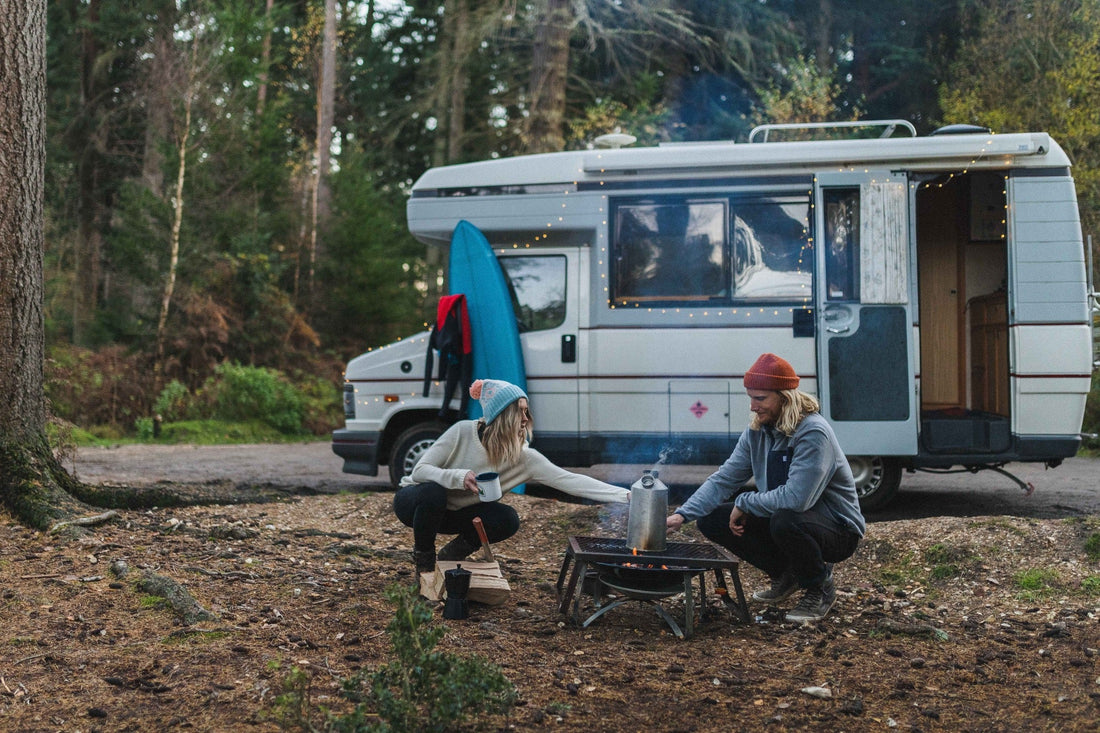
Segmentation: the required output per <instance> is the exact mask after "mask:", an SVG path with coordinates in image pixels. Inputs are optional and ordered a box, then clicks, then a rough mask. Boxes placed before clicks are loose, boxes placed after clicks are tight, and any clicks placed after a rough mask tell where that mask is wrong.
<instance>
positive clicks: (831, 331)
mask: <svg viewBox="0 0 1100 733" xmlns="http://www.w3.org/2000/svg"><path fill="white" fill-rule="evenodd" d="M825 330H826V331H828V332H829V333H848V327H847V326H845V327H844V328H826V329H825Z"/></svg>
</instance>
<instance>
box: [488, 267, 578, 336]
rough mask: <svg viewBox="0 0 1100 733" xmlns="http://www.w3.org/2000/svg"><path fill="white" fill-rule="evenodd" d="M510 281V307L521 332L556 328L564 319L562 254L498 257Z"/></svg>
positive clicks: (564, 283)
mask: <svg viewBox="0 0 1100 733" xmlns="http://www.w3.org/2000/svg"><path fill="white" fill-rule="evenodd" d="M499 261H500V266H501V268H502V269H503V270H504V274H505V276H506V277H507V278H508V280H509V282H510V283H511V285H512V307H513V308H515V311H516V320H517V321H518V322H519V330H520V331H521V332H522V333H527V332H530V331H543V330H546V329H551V328H557V327H558V326H560V325H561V324H562V323H564V322H565V288H566V282H565V272H566V261H565V257H564V256H563V255H523V256H515V257H500V258H499Z"/></svg>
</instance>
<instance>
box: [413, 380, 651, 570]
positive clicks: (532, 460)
mask: <svg viewBox="0 0 1100 733" xmlns="http://www.w3.org/2000/svg"><path fill="white" fill-rule="evenodd" d="M470 396H471V397H473V398H474V399H475V400H478V401H479V402H480V403H481V408H482V412H483V413H484V417H482V418H481V419H479V420H461V421H459V422H457V423H455V424H454V425H452V426H451V427H450V428H448V429H447V432H445V433H443V435H441V436H439V440H437V441H436V442H435V443H434V444H433V445H432V447H431V448H429V449H428V450H427V451H425V452H424V455H423V456H421V458H420V461H419V462H418V463H417V464H416V466H415V467H414V468H413V470H412V473H410V474H409V475H408V476H406V477H405V478H403V479H401V487H400V488H399V489H398V490H397V493H396V494H395V495H394V497H393V510H394V512H395V513H396V514H397V518H398V519H400V520H401V522H402V523H403V524H404V525H405V526H407V527H412V530H413V561H414V562H415V563H416V570H417V572H418V573H423V572H430V571H432V570H434V569H435V561H436V559H437V557H438V559H440V560H462V559H464V558H466V556H467V555H469V554H470V553H471V552H473V551H474V550H475V549H476V548H477V547H479V546H480V545H481V543H480V540H479V539H478V536H477V532H476V530H475V529H474V526H473V524H472V521H473V519H474V517H481V521H482V523H483V524H484V525H485V533H486V535H488V538H489V541H490V542H500V541H501V540H506V539H508V538H509V537H511V536H512V535H514V534H515V533H516V532H517V531H518V530H519V515H518V514H517V513H516V510H515V509H513V508H512V507H510V506H508V505H507V504H503V503H501V502H499V501H493V502H482V501H480V499H479V498H478V493H477V479H476V477H477V475H478V474H480V473H485V472H490V471H491V472H495V473H498V474H500V486H501V490H502V491H503V492H505V493H507V492H508V491H511V490H512V489H514V488H515V487H516V486H519V485H520V484H523V483H527V482H528V481H534V482H537V483H539V484H543V485H546V486H550V487H552V488H555V489H557V490H559V491H563V492H565V493H566V494H572V495H573V496H580V497H583V498H585V499H593V500H595V501H600V502H613V501H614V502H625V501H628V500H629V497H630V492H629V491H627V490H626V489H623V488H620V487H618V486H612V485H611V484H605V483H604V482H603V481H597V480H596V479H594V478H591V477H589V476H582V475H581V474H577V473H570V472H569V471H566V470H565V469H563V468H558V467H557V466H555V465H554V464H553V463H551V462H550V461H549V460H547V459H546V457H545V456H543V455H542V454H541V453H539V452H538V451H536V450H535V449H533V448H531V447H530V446H529V445H528V443H529V441H530V440H531V428H532V423H531V413H530V412H529V411H528V405H527V395H526V394H524V393H523V390H522V389H520V388H519V387H517V386H516V385H514V384H511V383H509V382H504V381H501V380H496V379H479V380H477V381H476V382H474V383H473V385H471V386H470ZM440 533H442V534H457V535H458V536H457V537H455V538H454V539H453V540H451V541H450V542H448V543H447V544H446V545H444V546H443V547H442V548H440V550H439V554H438V556H437V555H436V551H435V538H436V535H437V534H440Z"/></svg>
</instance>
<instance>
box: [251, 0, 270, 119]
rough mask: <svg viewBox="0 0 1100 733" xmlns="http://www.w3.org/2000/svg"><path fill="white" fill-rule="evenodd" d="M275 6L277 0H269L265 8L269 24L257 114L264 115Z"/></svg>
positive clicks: (266, 23)
mask: <svg viewBox="0 0 1100 733" xmlns="http://www.w3.org/2000/svg"><path fill="white" fill-rule="evenodd" d="M274 7H275V0H267V5H266V6H265V8H264V21H265V25H266V26H267V27H266V28H265V30H264V43H263V49H262V51H261V52H260V88H259V89H258V90H257V91H256V116H257V117H262V116H263V114H264V107H265V106H266V105H267V81H268V69H270V68H271V22H272V21H271V11H272V9H273V8H274Z"/></svg>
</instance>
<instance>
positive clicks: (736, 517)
mask: <svg viewBox="0 0 1100 733" xmlns="http://www.w3.org/2000/svg"><path fill="white" fill-rule="evenodd" d="M730 532H732V533H733V534H734V535H735V536H737V537H740V536H741V535H743V534H745V513H744V512H743V511H741V510H740V509H738V508H737V507H736V506H735V507H734V508H733V511H731V512H730Z"/></svg>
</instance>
